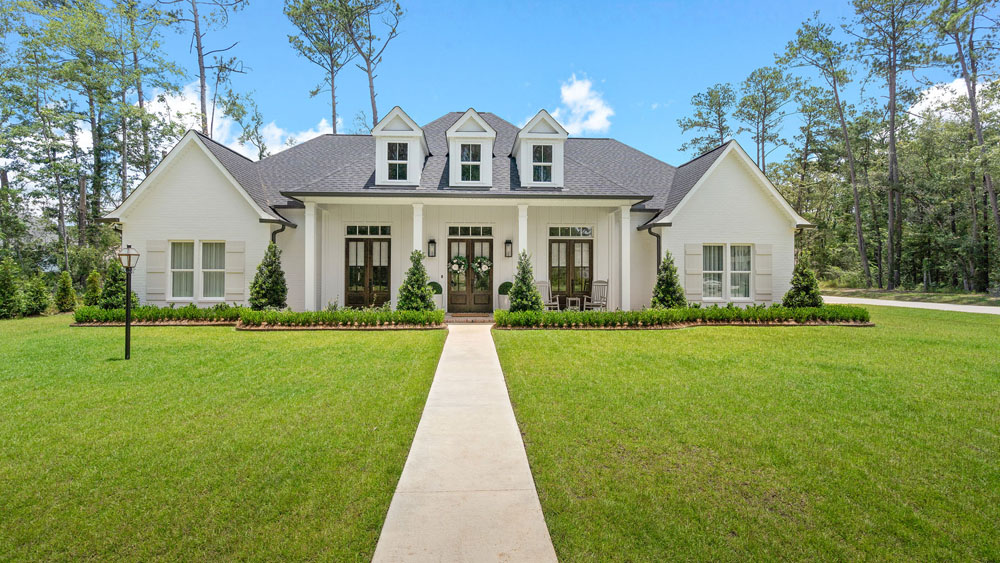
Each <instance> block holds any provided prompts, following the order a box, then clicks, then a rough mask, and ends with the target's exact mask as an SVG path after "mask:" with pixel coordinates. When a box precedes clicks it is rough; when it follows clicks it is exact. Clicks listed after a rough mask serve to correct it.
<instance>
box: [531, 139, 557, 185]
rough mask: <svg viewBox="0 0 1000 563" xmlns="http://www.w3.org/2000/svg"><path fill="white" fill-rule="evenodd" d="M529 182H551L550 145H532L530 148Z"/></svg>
mask: <svg viewBox="0 0 1000 563" xmlns="http://www.w3.org/2000/svg"><path fill="white" fill-rule="evenodd" d="M531 181H532V182H551V181H552V145H534V146H532V148H531Z"/></svg>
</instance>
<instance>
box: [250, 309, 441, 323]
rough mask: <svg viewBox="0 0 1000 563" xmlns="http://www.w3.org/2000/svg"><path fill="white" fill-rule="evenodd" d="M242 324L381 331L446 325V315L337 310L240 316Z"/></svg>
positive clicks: (425, 312)
mask: <svg viewBox="0 0 1000 563" xmlns="http://www.w3.org/2000/svg"><path fill="white" fill-rule="evenodd" d="M240 323H241V324H243V325H245V326H251V327H259V326H263V325H267V326H276V327H282V326H287V327H308V326H328V327H338V326H343V327H379V326H387V325H407V326H422V327H426V326H440V325H442V324H444V311H442V310H440V309H438V310H435V311H393V310H391V309H388V308H384V307H379V308H369V309H350V308H347V309H337V310H335V311H331V310H326V311H309V312H301V313H299V312H294V311H252V310H249V309H244V310H242V311H241V312H240Z"/></svg>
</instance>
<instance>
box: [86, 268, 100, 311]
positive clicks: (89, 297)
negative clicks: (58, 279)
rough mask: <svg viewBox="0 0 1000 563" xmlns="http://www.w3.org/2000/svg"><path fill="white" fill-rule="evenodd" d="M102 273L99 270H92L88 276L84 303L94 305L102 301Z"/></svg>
mask: <svg viewBox="0 0 1000 563" xmlns="http://www.w3.org/2000/svg"><path fill="white" fill-rule="evenodd" d="M102 283H103V282H102V280H101V274H100V273H99V272H98V271H97V270H91V272H90V274H89V275H88V276H87V287H86V289H85V290H84V292H83V304H84V305H87V306H90V307H94V306H96V305H97V304H98V303H100V301H101V287H102Z"/></svg>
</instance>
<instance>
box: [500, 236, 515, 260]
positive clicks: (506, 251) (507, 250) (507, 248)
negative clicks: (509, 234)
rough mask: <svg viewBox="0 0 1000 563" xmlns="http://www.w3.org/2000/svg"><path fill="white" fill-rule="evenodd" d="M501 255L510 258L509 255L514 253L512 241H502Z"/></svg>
mask: <svg viewBox="0 0 1000 563" xmlns="http://www.w3.org/2000/svg"><path fill="white" fill-rule="evenodd" d="M503 255H504V256H506V257H507V258H510V257H511V256H513V255H514V243H512V242H510V241H509V240H508V241H507V242H505V243H503Z"/></svg>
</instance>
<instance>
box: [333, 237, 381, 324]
mask: <svg viewBox="0 0 1000 563" xmlns="http://www.w3.org/2000/svg"><path fill="white" fill-rule="evenodd" d="M389 249H390V245H389V239H373V238H367V239H347V249H346V252H345V258H346V261H347V267H346V268H345V270H346V272H347V281H346V285H345V287H346V292H345V298H344V301H345V305H347V306H348V307H371V306H375V307H378V306H381V305H383V304H385V302H387V301H389V297H390V291H389V287H390V269H389V260H390V255H389Z"/></svg>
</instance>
